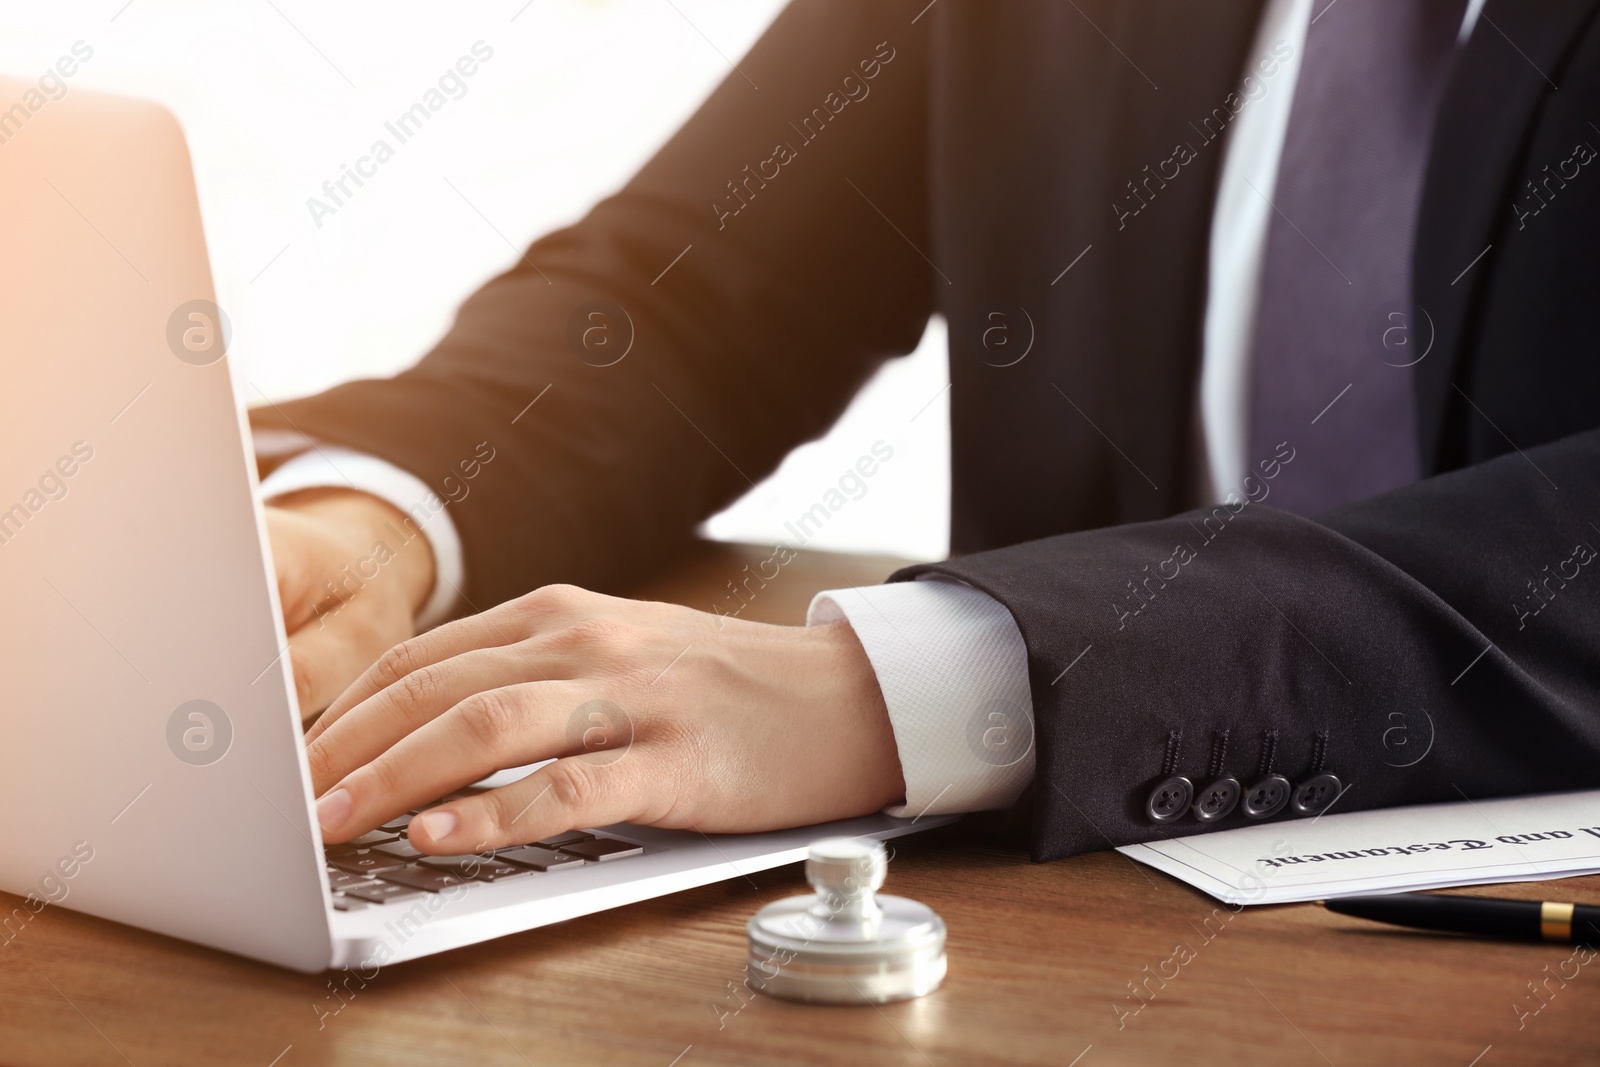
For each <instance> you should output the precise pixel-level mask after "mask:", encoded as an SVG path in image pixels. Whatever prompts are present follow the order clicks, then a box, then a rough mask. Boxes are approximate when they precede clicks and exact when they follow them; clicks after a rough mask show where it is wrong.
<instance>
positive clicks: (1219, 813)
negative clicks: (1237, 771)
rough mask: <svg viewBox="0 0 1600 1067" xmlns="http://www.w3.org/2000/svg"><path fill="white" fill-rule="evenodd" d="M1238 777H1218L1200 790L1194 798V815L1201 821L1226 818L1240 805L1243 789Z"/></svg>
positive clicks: (1214, 820)
mask: <svg viewBox="0 0 1600 1067" xmlns="http://www.w3.org/2000/svg"><path fill="white" fill-rule="evenodd" d="M1243 788H1244V787H1243V786H1241V785H1240V784H1239V779H1237V778H1218V779H1217V780H1216V781H1214V782H1211V783H1209V784H1208V785H1206V786H1205V787H1204V788H1202V789H1201V790H1200V793H1199V795H1197V796H1196V797H1195V798H1194V808H1193V811H1194V817H1195V818H1196V819H1199V820H1200V821H1201V822H1217V821H1218V820H1220V819H1225V818H1227V817H1228V815H1229V814H1230V813H1231V812H1232V811H1233V809H1234V808H1235V807H1236V806H1238V803H1239V794H1240V793H1241V792H1242V791H1243Z"/></svg>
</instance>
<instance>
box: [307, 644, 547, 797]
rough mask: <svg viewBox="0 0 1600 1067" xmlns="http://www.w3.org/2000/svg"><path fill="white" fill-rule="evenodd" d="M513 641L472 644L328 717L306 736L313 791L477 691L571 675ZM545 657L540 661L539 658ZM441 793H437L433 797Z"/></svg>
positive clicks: (319, 791) (349, 770) (326, 785)
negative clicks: (518, 647)
mask: <svg viewBox="0 0 1600 1067" xmlns="http://www.w3.org/2000/svg"><path fill="white" fill-rule="evenodd" d="M512 648H513V646H502V647H497V648H474V649H469V650H468V651H466V652H463V653H462V654H460V655H458V656H454V657H452V658H450V659H445V660H442V661H440V662H438V663H432V664H429V665H427V666H424V667H419V668H418V669H416V670H414V671H412V672H411V673H410V674H407V675H406V676H405V677H403V678H401V679H400V680H399V681H398V682H395V683H394V684H393V685H391V686H389V687H388V688H386V689H384V690H383V691H381V692H379V693H376V694H374V695H373V696H372V697H371V698H370V699H368V700H365V701H363V702H362V703H360V704H358V705H356V706H355V707H353V708H350V709H349V710H347V711H346V712H345V713H344V714H342V715H339V716H324V717H323V719H322V720H320V721H319V722H318V724H317V728H314V729H313V731H312V732H311V733H310V734H309V735H307V740H306V758H307V759H308V760H309V761H310V764H311V782H312V788H313V791H314V792H315V793H316V794H317V795H318V796H321V795H322V793H323V792H324V791H325V790H327V789H328V788H329V787H330V786H332V785H333V784H334V783H335V782H338V781H339V780H340V779H342V778H344V777H345V776H346V775H348V774H350V773H351V772H352V771H354V770H355V769H356V768H358V767H361V766H364V765H365V764H367V763H370V762H372V761H373V760H374V759H377V758H378V757H379V756H381V755H382V754H383V753H384V752H387V751H388V750H389V748H390V747H391V746H393V745H394V744H395V743H396V742H398V741H399V740H400V739H401V738H403V737H405V736H406V735H407V734H410V733H411V732H412V731H414V730H417V729H419V728H421V727H422V726H423V725H424V724H427V723H429V722H432V721H433V720H434V719H436V718H438V717H439V716H441V715H443V714H445V713H446V712H448V711H450V709H452V708H454V707H456V705H458V704H460V703H461V702H462V701H464V700H466V699H467V698H469V697H471V696H473V695H475V694H478V693H484V692H489V691H492V690H496V689H500V688H502V687H505V686H514V685H517V684H519V683H522V682H527V681H530V680H535V679H536V680H540V681H548V680H550V679H552V678H570V677H572V674H571V673H570V672H566V671H561V670H559V669H558V668H557V665H556V664H555V663H554V662H553V661H552V660H551V659H549V657H540V656H539V655H538V653H537V652H535V651H533V650H532V649H530V650H528V651H527V652H522V651H520V650H518V651H512V650H511V649H512ZM541 658H544V659H545V662H544V663H543V664H541V663H540V662H539V660H540V659H541ZM438 795H439V794H437V793H435V794H434V796H438Z"/></svg>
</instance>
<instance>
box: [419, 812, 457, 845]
mask: <svg viewBox="0 0 1600 1067" xmlns="http://www.w3.org/2000/svg"><path fill="white" fill-rule="evenodd" d="M460 821H461V820H460V819H458V818H456V813H455V812H453V811H429V812H424V813H423V814H421V815H418V816H417V817H416V819H414V820H413V821H412V826H413V827H415V826H416V825H417V824H418V823H421V824H422V835H423V836H424V837H426V838H428V839H430V840H433V841H443V840H444V839H445V838H447V837H449V836H450V835H451V834H453V833H455V832H456V824H457V823H459V822H460Z"/></svg>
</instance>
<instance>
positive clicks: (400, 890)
mask: <svg viewBox="0 0 1600 1067" xmlns="http://www.w3.org/2000/svg"><path fill="white" fill-rule="evenodd" d="M344 895H345V896H347V897H355V898H357V899H360V900H370V901H372V903H374V904H384V903H387V902H388V901H391V900H401V899H404V898H405V897H419V896H421V895H422V890H420V889H413V888H411V887H410V886H408V885H398V884H396V883H393V882H373V883H372V884H371V885H362V886H355V887H354V888H351V889H346V890H345V892H344Z"/></svg>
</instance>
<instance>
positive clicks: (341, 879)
mask: <svg viewBox="0 0 1600 1067" xmlns="http://www.w3.org/2000/svg"><path fill="white" fill-rule="evenodd" d="M328 884H329V885H330V886H332V887H333V891H334V892H335V893H338V892H340V891H342V890H345V889H349V888H350V887H351V886H358V885H371V884H372V878H371V877H370V876H369V875H365V874H350V873H348V872H346V871H341V870H339V869H338V868H334V869H333V870H332V871H331V872H330V873H329V874H328Z"/></svg>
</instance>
